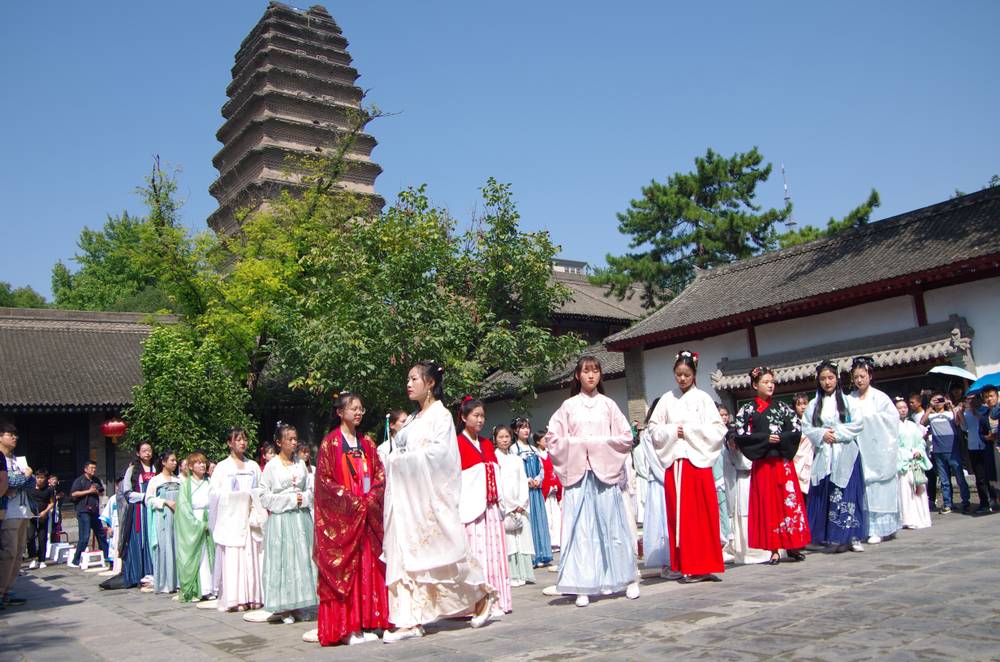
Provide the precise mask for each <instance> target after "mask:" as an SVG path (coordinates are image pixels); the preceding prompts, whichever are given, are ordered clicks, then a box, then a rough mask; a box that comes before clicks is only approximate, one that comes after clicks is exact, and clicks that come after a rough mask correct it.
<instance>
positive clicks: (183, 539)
mask: <svg viewBox="0 0 1000 662" xmlns="http://www.w3.org/2000/svg"><path fill="white" fill-rule="evenodd" d="M207 470H208V459H207V458H206V457H205V456H204V455H202V454H201V453H191V454H190V455H188V457H187V468H186V469H185V471H184V478H183V479H182V480H181V491H180V495H179V496H178V497H177V513H176V515H175V516H174V535H175V537H176V548H177V549H176V554H177V580H178V582H179V583H180V600H181V602H198V601H214V599H215V589H214V587H213V585H212V584H213V581H212V572H213V569H214V568H215V543H214V541H213V540H212V531H211V529H210V528H209V522H208V506H209V493H210V486H209V481H208V477H207V476H206V475H205V473H206V471H207ZM206 607H207V605H206Z"/></svg>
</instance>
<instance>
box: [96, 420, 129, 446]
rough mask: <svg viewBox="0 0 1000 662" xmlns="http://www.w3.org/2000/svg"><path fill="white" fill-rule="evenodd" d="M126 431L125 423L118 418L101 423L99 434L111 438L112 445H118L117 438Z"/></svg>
mask: <svg viewBox="0 0 1000 662" xmlns="http://www.w3.org/2000/svg"><path fill="white" fill-rule="evenodd" d="M127 430H128V426H127V425H125V421H123V420H121V419H118V418H112V419H111V420H110V421H104V422H103V423H101V434H103V435H104V436H105V437H111V440H112V441H113V442H114V443H118V437H121V436H123V435H124V434H125V432H126V431H127Z"/></svg>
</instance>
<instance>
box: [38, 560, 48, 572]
mask: <svg viewBox="0 0 1000 662" xmlns="http://www.w3.org/2000/svg"><path fill="white" fill-rule="evenodd" d="M48 567H49V566H47V565H45V561H39V562H38V569H39V570H41V569H43V568H48Z"/></svg>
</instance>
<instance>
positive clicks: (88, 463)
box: [35, 460, 97, 474]
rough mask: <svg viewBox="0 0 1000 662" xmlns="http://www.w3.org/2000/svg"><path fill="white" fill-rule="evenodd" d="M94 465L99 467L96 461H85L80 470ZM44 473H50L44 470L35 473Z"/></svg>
mask: <svg viewBox="0 0 1000 662" xmlns="http://www.w3.org/2000/svg"><path fill="white" fill-rule="evenodd" d="M92 464H93V465H94V466H95V467H96V466H97V462H95V461H94V460H84V461H83V464H81V465H80V468H81V469H86V468H87V467H89V466H90V465H92ZM42 472H45V473H48V471H46V470H45V469H42V471H36V472H35V473H36V474H40V473H42Z"/></svg>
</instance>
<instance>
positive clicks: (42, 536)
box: [27, 469, 55, 570]
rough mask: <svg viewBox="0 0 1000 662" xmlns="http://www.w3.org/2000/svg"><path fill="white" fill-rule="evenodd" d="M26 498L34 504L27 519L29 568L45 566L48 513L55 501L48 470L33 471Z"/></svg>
mask: <svg viewBox="0 0 1000 662" xmlns="http://www.w3.org/2000/svg"><path fill="white" fill-rule="evenodd" d="M27 490H28V498H29V499H31V502H32V503H33V504H34V511H35V513H36V514H35V516H34V517H32V518H31V519H29V520H28V558H30V559H31V565H29V566H28V569H29V570H34V569H35V568H44V567H45V550H46V548H47V546H48V545H47V543H48V540H49V513H51V512H52V507H53V505H54V501H55V490H53V489H52V488H51V487H49V472H48V471H46V470H44V469H41V470H40V471H36V472H35V482H34V483H32V484H31V485H29V486H28V488H27Z"/></svg>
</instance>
